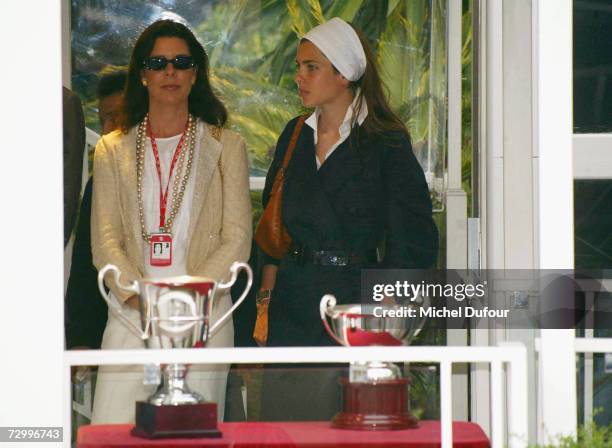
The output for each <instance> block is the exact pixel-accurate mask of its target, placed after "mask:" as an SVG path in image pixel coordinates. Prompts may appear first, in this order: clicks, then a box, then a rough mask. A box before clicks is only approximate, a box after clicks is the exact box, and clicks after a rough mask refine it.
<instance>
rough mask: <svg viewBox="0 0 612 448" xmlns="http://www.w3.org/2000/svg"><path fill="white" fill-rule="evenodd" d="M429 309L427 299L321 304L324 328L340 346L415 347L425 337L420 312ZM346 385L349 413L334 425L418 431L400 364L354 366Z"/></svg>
mask: <svg viewBox="0 0 612 448" xmlns="http://www.w3.org/2000/svg"><path fill="white" fill-rule="evenodd" d="M425 306H428V298H424V297H418V298H417V299H416V300H415V301H412V302H410V303H408V304H403V305H395V304H393V305H365V304H351V305H336V298H335V297H334V296H333V295H330V294H327V295H325V296H323V298H322V299H321V303H320V313H321V320H322V322H323V326H324V327H325V329H326V330H327V332H328V333H329V335H330V336H331V337H332V338H333V339H334V340H335V341H336V342H338V343H339V344H340V345H344V346H347V347H349V346H350V347H358V346H401V345H409V344H410V343H411V342H412V340H413V339H414V338H415V337H416V336H417V335H418V334H419V333H420V331H421V329H422V328H423V324H424V322H425V318H422V317H420V316H421V314H420V313H419V312H418V311H419V308H421V307H425ZM409 310H412V311H409ZM398 316H405V317H398ZM410 316H412V317H410ZM340 384H341V385H342V390H343V409H342V412H340V413H338V414H337V415H336V416H335V417H334V419H333V421H332V423H333V426H335V427H337V428H343V429H363V430H388V429H406V428H414V427H416V426H417V424H418V422H417V420H416V418H414V417H413V416H412V415H411V414H410V411H409V410H408V394H407V386H408V384H409V380H408V379H407V378H403V377H402V373H401V370H400V368H399V367H398V366H397V365H395V364H393V363H391V362H379V361H369V362H352V363H351V364H350V367H349V378H348V379H345V378H342V379H341V380H340Z"/></svg>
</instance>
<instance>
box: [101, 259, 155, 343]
mask: <svg viewBox="0 0 612 448" xmlns="http://www.w3.org/2000/svg"><path fill="white" fill-rule="evenodd" d="M107 272H112V273H113V276H114V278H115V284H116V285H117V286H118V287H119V288H120V289H123V290H124V291H129V292H133V293H135V294H140V291H139V289H138V283H137V282H132V284H130V285H122V284H121V282H120V281H119V278H120V277H121V272H120V271H119V268H118V267H117V266H115V265H114V264H107V265H106V266H104V267H103V268H102V269H100V272H98V289H99V290H100V294H101V295H102V298H103V299H104V301H105V302H106V304H107V305H108V307H109V308H110V309H111V310H113V311H114V312H115V315H116V316H117V317H118V318H119V320H120V321H121V322H122V323H123V324H124V325H126V326H127V327H128V329H129V330H130V331H131V332H133V333H134V334H135V335H136V336H138V337H139V338H140V339H147V334H146V333H145V332H144V331H142V329H141V328H139V327H138V326H137V325H135V324H134V322H132V321H131V320H130V319H128V318H127V317H126V316H125V315H124V314H123V311H122V310H121V304H120V303H119V302H118V301H117V300H113V299H111V298H110V294H108V293H107V292H106V290H105V289H104V276H105V275H106V273H107Z"/></svg>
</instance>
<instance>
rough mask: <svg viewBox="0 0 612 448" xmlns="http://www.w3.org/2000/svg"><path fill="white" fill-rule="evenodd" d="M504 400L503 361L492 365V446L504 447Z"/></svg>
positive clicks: (494, 362) (496, 447) (495, 447)
mask: <svg viewBox="0 0 612 448" xmlns="http://www.w3.org/2000/svg"><path fill="white" fill-rule="evenodd" d="M503 409H504V398H503V378H502V363H501V361H493V362H492V363H491V413H492V415H491V445H492V447H493V448H502V447H503V446H504V443H503V441H504V420H503V418H504V411H503Z"/></svg>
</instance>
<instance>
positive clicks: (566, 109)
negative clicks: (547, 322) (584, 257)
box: [533, 0, 577, 443]
mask: <svg viewBox="0 0 612 448" xmlns="http://www.w3.org/2000/svg"><path fill="white" fill-rule="evenodd" d="M533 12H534V14H533V20H534V39H533V54H534V99H535V101H534V106H535V107H534V121H535V123H534V141H535V145H534V149H535V154H534V162H535V163H534V165H535V166H536V176H537V190H538V191H537V197H536V202H537V204H536V219H537V242H538V251H537V257H538V259H539V261H538V265H539V267H540V268H542V269H571V268H573V266H574V226H573V210H574V207H573V173H572V125H573V123H572V63H573V54H572V0H555V1H550V0H538V1H536V2H534V11H533ZM574 339H575V335H574V330H542V331H541V339H540V358H539V361H540V362H539V369H540V370H539V374H540V394H539V398H540V404H541V408H540V416H541V421H540V422H539V424H538V441H539V442H541V443H546V442H548V441H550V440H552V439H553V438H554V437H557V436H559V435H571V434H575V432H576V419H577V417H576V415H577V413H576V377H575V375H576V363H575V353H574ZM560 403H562V404H563V405H562V406H560V405H559V404H560Z"/></svg>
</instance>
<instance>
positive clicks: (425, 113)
mask: <svg viewBox="0 0 612 448" xmlns="http://www.w3.org/2000/svg"><path fill="white" fill-rule="evenodd" d="M444 4H445V2H443V1H442V0H435V1H434V2H433V5H434V6H433V8H432V7H431V5H430V1H429V0H379V1H376V2H366V1H363V0H347V1H330V0H263V1H261V2H249V1H245V0H240V1H235V2H219V3H217V4H216V5H215V6H214V7H213V8H212V11H211V14H209V15H208V16H207V18H206V20H205V21H204V22H202V23H200V24H199V25H198V26H197V27H196V32H197V34H199V36H200V37H201V38H202V40H203V42H205V45H206V47H207V50H208V52H209V54H210V60H211V68H212V73H213V74H214V79H213V85H215V86H216V87H217V88H218V89H219V91H220V93H221V95H222V97H223V99H224V101H225V102H226V104H227V106H228V109H229V110H230V113H231V126H232V127H233V128H234V129H235V130H237V131H238V132H240V133H241V134H242V135H243V136H244V138H245V140H246V141H247V144H248V146H249V150H250V152H251V163H252V167H253V174H260V175H261V174H263V173H265V171H266V169H267V167H268V165H269V163H270V156H271V154H272V151H273V148H274V145H275V142H276V138H277V137H278V135H279V134H280V132H281V131H282V127H283V126H284V124H285V123H286V122H287V121H288V120H289V119H290V118H291V117H293V116H295V115H298V114H299V113H301V112H302V108H301V105H300V101H299V98H298V96H297V91H296V89H295V84H294V81H293V77H294V68H293V67H294V60H295V53H296V49H297V44H298V42H299V38H300V37H301V36H302V35H303V34H304V33H305V32H306V31H308V30H309V29H310V28H312V27H314V26H316V25H318V24H320V23H322V22H324V21H325V20H327V19H329V18H331V17H335V16H339V17H342V18H344V19H345V20H349V21H352V22H353V23H354V24H355V25H356V26H357V27H358V28H360V29H362V30H363V31H364V34H365V35H366V36H367V38H368V40H369V42H370V44H371V46H372V48H373V50H374V53H375V54H376V58H377V61H378V64H379V67H381V68H382V69H383V70H382V73H381V75H382V77H383V81H384V83H385V85H386V87H387V89H388V92H389V98H390V100H391V104H392V106H393V107H394V108H395V109H396V110H397V111H398V113H399V114H400V116H401V117H402V119H403V120H404V122H405V123H406V125H407V126H408V129H409V130H410V132H411V134H412V136H413V140H414V141H415V143H419V144H420V147H421V148H423V154H422V155H421V157H420V158H419V160H420V162H421V163H422V164H424V165H425V164H427V165H428V166H429V162H431V168H430V170H431V171H434V170H435V171H436V176H438V177H442V170H443V166H444V157H443V154H444V149H445V144H444V141H445V128H446V75H445V64H446V62H445V61H446V52H445V25H444V21H445V18H444V17H445V9H444V8H445V6H444ZM430 148H431V150H432V152H433V154H434V155H433V156H432V155H431V154H429V156H428V155H427V151H428V150H429V149H430Z"/></svg>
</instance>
